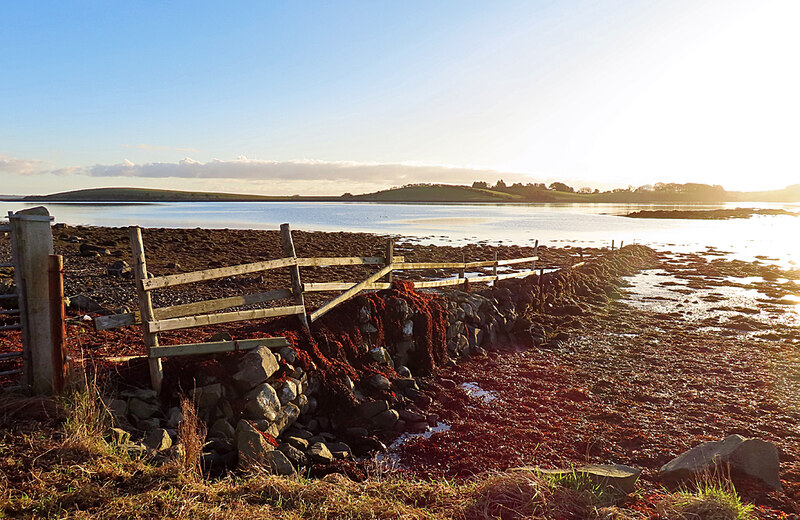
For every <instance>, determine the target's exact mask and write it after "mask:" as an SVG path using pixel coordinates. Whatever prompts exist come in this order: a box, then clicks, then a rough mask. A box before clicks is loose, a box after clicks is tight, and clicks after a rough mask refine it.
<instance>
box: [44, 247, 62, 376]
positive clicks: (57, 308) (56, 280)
mask: <svg viewBox="0 0 800 520" xmlns="http://www.w3.org/2000/svg"><path fill="white" fill-rule="evenodd" d="M47 273H48V277H49V284H48V285H49V291H50V330H51V332H50V334H51V336H52V339H53V344H52V349H51V355H52V359H53V390H55V391H56V392H61V391H62V390H63V389H64V375H65V365H64V360H65V353H64V338H66V336H67V334H66V332H67V331H66V330H65V329H64V319H65V318H66V313H65V311H64V257H63V256H61V255H50V256H49V257H48V265H47Z"/></svg>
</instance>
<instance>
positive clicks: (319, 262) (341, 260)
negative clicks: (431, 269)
mask: <svg viewBox="0 0 800 520" xmlns="http://www.w3.org/2000/svg"><path fill="white" fill-rule="evenodd" d="M394 258H395V261H396V262H397V261H400V262H402V261H403V260H405V258H404V257H402V256H395V257H394ZM384 264H386V258H385V257H383V256H342V257H338V256H334V257H319V258H316V257H315V258H298V259H297V265H298V266H300V267H327V266H334V265H384Z"/></svg>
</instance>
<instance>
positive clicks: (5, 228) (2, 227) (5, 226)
mask: <svg viewBox="0 0 800 520" xmlns="http://www.w3.org/2000/svg"><path fill="white" fill-rule="evenodd" d="M0 232H4V233H10V232H11V226H9V225H8V224H2V225H0Z"/></svg>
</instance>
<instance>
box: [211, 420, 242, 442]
mask: <svg viewBox="0 0 800 520" xmlns="http://www.w3.org/2000/svg"><path fill="white" fill-rule="evenodd" d="M235 434H236V430H235V429H234V428H233V426H231V423H229V422H228V421H227V420H225V419H217V420H216V421H214V424H212V425H211V428H209V429H208V436H209V437H218V438H220V439H233V436H234V435H235Z"/></svg>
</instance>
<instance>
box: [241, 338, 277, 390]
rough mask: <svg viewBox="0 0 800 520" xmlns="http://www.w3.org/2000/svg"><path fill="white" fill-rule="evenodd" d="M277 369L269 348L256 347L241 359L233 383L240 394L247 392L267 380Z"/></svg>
mask: <svg viewBox="0 0 800 520" xmlns="http://www.w3.org/2000/svg"><path fill="white" fill-rule="evenodd" d="M278 368H280V367H279V366H278V360H277V359H275V355H274V354H272V352H271V351H270V350H269V348H267V347H258V348H257V349H255V350H251V351H250V352H248V353H247V354H245V355H244V357H242V359H241V361H240V362H239V371H238V372H236V373H235V374H233V382H234V384H235V385H236V388H237V389H238V390H239V391H240V392H247V391H248V390H250V389H251V388H255V387H256V386H258V385H260V384H261V383H263V382H264V381H266V380H267V379H269V378H270V376H272V374H274V373H275V372H277V371H278Z"/></svg>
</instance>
